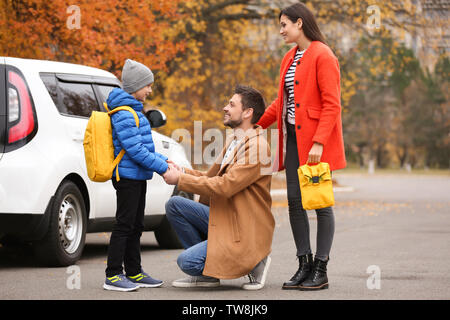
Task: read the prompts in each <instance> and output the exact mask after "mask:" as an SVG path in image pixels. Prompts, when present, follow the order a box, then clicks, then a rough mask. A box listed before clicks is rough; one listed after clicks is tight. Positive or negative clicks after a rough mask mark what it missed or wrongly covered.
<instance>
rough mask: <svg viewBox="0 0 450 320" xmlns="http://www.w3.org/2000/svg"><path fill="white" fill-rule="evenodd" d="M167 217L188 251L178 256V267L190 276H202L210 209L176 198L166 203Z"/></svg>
mask: <svg viewBox="0 0 450 320" xmlns="http://www.w3.org/2000/svg"><path fill="white" fill-rule="evenodd" d="M166 216H167V219H168V220H169V222H170V224H171V225H172V227H173V228H174V229H175V232H176V233H177V235H178V239H179V240H180V242H181V244H182V245H183V247H184V248H185V249H186V250H185V251H183V252H182V253H181V254H180V255H179V256H178V259H177V264H178V266H179V267H180V269H181V270H182V271H183V272H184V273H186V274H188V275H190V276H201V275H202V272H203V269H204V268H205V261H206V248H207V243H208V241H207V240H206V239H207V236H208V222H209V207H208V206H205V205H204V204H201V203H198V202H195V201H193V200H190V199H186V198H183V197H179V196H175V197H172V198H170V199H169V201H167V203H166Z"/></svg>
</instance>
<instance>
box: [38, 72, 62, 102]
mask: <svg viewBox="0 0 450 320" xmlns="http://www.w3.org/2000/svg"><path fill="white" fill-rule="evenodd" d="M41 79H42V81H43V82H44V84H45V87H46V88H47V91H48V93H49V94H50V97H52V100H53V102H54V103H55V105H56V106H57V105H58V87H57V85H56V77H55V75H54V74H44V73H41Z"/></svg>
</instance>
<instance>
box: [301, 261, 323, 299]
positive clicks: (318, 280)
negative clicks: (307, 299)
mask: <svg viewBox="0 0 450 320" xmlns="http://www.w3.org/2000/svg"><path fill="white" fill-rule="evenodd" d="M328 261H329V259H328V260H327V261H322V260H319V259H315V260H314V268H313V270H312V272H311V273H310V275H309V277H308V278H307V279H306V280H305V281H304V282H303V283H302V284H301V285H300V286H299V289H300V290H302V291H309V290H321V289H328V277H327V263H328Z"/></svg>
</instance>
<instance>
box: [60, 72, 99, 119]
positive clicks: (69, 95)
mask: <svg viewBox="0 0 450 320" xmlns="http://www.w3.org/2000/svg"><path fill="white" fill-rule="evenodd" d="M58 87H59V90H58V93H60V94H61V98H60V99H58V101H59V103H58V104H57V107H58V110H59V112H61V113H63V114H68V115H74V116H81V117H90V116H91V113H92V111H99V107H98V104H97V100H96V98H95V94H94V90H93V89H92V85H91V84H87V83H71V82H62V81H58Z"/></svg>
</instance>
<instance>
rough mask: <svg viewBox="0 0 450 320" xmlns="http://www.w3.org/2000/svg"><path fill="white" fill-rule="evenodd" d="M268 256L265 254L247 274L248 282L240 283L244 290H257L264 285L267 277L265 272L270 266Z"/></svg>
mask: <svg viewBox="0 0 450 320" xmlns="http://www.w3.org/2000/svg"><path fill="white" fill-rule="evenodd" d="M270 261H271V259H270V257H269V256H267V257H265V258H264V259H263V260H261V262H260V263H258V264H257V265H256V267H255V268H253V270H252V271H250V273H249V274H248V277H249V278H250V282H248V283H244V284H243V285H242V289H244V290H259V289H262V288H263V287H264V284H265V283H266V278H267V272H268V271H269V267H270Z"/></svg>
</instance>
